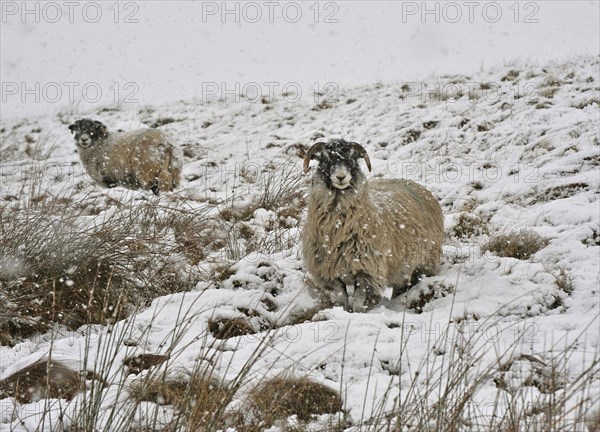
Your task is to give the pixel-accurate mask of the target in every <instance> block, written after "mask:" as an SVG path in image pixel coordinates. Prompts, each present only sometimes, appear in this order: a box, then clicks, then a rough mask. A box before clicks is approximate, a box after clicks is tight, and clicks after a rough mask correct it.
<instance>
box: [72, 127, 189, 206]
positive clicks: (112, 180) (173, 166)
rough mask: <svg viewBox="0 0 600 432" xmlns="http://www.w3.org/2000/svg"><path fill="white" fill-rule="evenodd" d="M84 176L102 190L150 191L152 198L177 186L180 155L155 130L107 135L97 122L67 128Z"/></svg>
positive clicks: (176, 149) (181, 156) (109, 133)
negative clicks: (122, 188) (101, 187)
mask: <svg viewBox="0 0 600 432" xmlns="http://www.w3.org/2000/svg"><path fill="white" fill-rule="evenodd" d="M69 129H70V130H71V132H72V133H74V134H75V143H76V145H77V148H78V151H79V156H80V158H81V162H82V163H83V166H84V167H85V169H86V171H87V173H88V174H89V175H90V176H91V177H92V178H93V179H94V181H96V182H97V183H99V184H101V185H102V186H105V187H114V186H125V187H127V188H129V189H145V190H151V191H152V192H153V193H154V194H155V195H158V194H159V193H160V192H162V191H171V190H173V189H175V188H176V187H177V186H179V183H180V180H181V168H182V165H183V163H182V160H183V155H182V153H181V150H180V148H179V147H177V146H176V145H175V144H174V143H172V142H171V141H170V140H169V139H168V138H167V136H166V135H165V134H164V133H163V132H161V131H159V130H157V129H149V128H147V129H138V130H134V131H130V132H109V131H108V129H107V128H106V126H105V125H104V124H103V123H102V122H100V121H97V120H90V119H81V120H77V121H76V122H75V123H73V124H72V125H70V126H69Z"/></svg>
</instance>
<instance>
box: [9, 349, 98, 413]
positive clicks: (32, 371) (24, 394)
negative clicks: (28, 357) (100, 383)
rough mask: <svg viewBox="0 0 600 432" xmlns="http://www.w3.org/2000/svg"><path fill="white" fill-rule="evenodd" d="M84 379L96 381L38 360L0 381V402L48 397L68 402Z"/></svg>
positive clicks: (56, 362)
mask: <svg viewBox="0 0 600 432" xmlns="http://www.w3.org/2000/svg"><path fill="white" fill-rule="evenodd" d="M86 379H97V380H99V378H98V377H97V376H95V375H94V374H92V373H85V374H83V375H82V374H80V373H79V372H77V371H74V370H72V369H71V368H69V367H67V366H65V365H64V364H62V363H61V362H58V361H54V360H38V361H37V362H35V363H33V364H31V365H29V366H27V367H25V368H23V369H21V370H19V371H17V372H15V373H13V374H12V375H10V376H8V377H7V378H5V379H3V380H2V381H0V399H4V398H7V397H12V398H15V399H16V400H17V401H18V402H20V403H23V404H25V403H31V402H37V401H39V400H41V399H49V398H50V399H67V400H71V399H73V398H74V397H75V395H76V394H77V393H79V392H80V391H83V390H84V389H85V380H86Z"/></svg>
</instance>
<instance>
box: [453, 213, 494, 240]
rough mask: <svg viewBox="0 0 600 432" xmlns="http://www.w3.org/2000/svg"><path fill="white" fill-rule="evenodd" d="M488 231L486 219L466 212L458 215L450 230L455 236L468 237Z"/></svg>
mask: <svg viewBox="0 0 600 432" xmlns="http://www.w3.org/2000/svg"><path fill="white" fill-rule="evenodd" d="M488 233H489V228H488V224H487V221H485V220H483V218H481V217H480V216H477V215H472V214H469V213H466V212H463V213H460V214H459V215H458V218H457V220H456V223H455V224H454V226H453V227H452V230H451V235H452V236H454V237H457V238H469V237H473V236H480V235H483V234H488Z"/></svg>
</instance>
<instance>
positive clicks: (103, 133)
mask: <svg viewBox="0 0 600 432" xmlns="http://www.w3.org/2000/svg"><path fill="white" fill-rule="evenodd" d="M69 130H70V131H71V132H72V133H74V134H75V143H76V144H77V146H78V147H81V148H84V149H85V148H89V147H91V146H92V145H94V144H95V143H97V142H98V141H99V140H100V139H103V138H106V137H107V136H108V130H107V129H106V126H104V125H103V124H102V123H101V122H99V121H97V120H90V119H81V120H77V121H76V122H75V123H73V124H72V125H71V126H69Z"/></svg>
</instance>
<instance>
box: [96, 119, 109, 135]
mask: <svg viewBox="0 0 600 432" xmlns="http://www.w3.org/2000/svg"><path fill="white" fill-rule="evenodd" d="M94 126H95V129H96V133H97V134H98V135H99V136H100V137H102V138H106V137H107V136H108V129H107V128H106V126H104V124H103V123H102V122H99V121H97V120H96V121H95V122H94Z"/></svg>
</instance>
